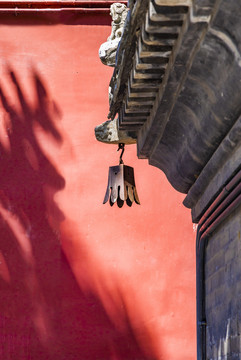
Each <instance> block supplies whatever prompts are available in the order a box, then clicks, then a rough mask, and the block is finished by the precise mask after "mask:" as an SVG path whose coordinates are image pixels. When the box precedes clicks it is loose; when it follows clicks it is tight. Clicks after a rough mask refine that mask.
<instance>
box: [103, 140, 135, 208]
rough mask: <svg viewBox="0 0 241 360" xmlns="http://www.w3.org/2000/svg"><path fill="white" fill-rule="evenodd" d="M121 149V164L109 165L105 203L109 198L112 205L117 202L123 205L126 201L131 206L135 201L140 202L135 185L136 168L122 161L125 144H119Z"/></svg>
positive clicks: (119, 205)
mask: <svg viewBox="0 0 241 360" xmlns="http://www.w3.org/2000/svg"><path fill="white" fill-rule="evenodd" d="M120 149H122V153H121V155H120V164H119V165H117V166H111V167H109V177H108V185H107V189H106V193H105V198H104V201H103V204H105V203H106V202H107V201H108V200H109V202H110V205H111V206H113V205H114V203H115V202H117V205H118V207H122V206H123V205H124V202H125V201H126V204H127V205H128V206H131V205H132V203H133V202H134V201H135V202H136V203H137V204H140V200H139V197H138V195H137V190H136V185H135V178H134V169H133V168H132V167H130V166H127V165H124V164H123V161H122V155H123V152H124V144H119V148H118V150H120Z"/></svg>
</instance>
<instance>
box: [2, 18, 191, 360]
mask: <svg viewBox="0 0 241 360" xmlns="http://www.w3.org/2000/svg"><path fill="white" fill-rule="evenodd" d="M83 17H84V15H82V17H81V19H80V20H79V22H78V21H75V22H74V23H72V24H68V25H66V24H64V23H62V24H61V22H59V23H56V24H54V25H52V26H51V25H50V24H49V20H48V21H47V20H46V21H43V22H42V23H38V22H36V23H34V21H30V23H28V21H27V20H24V19H23V20H21V18H20V20H21V21H20V20H19V19H16V18H15V19H13V20H12V21H11V20H9V21H5V23H4V24H2V25H1V28H0V74H1V77H0V128H1V129H0V141H1V142H0V216H1V217H0V228H1V233H0V234H1V237H0V287H1V288H0V291H1V292H0V294H1V296H0V359H3V360H8V359H11V360H12V359H14V360H27V359H31V360H39V359H42V360H48V359H50V360H62V359H66V360H67V359H68V360H88V359H90V360H135V359H136V360H142V359H143V360H144V359H146V360H147V359H148V360H157V359H165V360H169V359H170V360H184V359H185V360H191V359H195V260H194V259H195V254H194V244H195V241H194V239H195V233H194V230H193V226H192V223H191V217H190V213H189V211H188V210H186V209H185V208H184V206H183V205H182V200H183V198H184V196H183V195H182V194H179V193H177V192H176V191H174V190H173V189H172V188H171V186H170V185H169V183H168V182H167V180H166V178H165V176H164V174H163V173H162V172H161V171H160V170H158V169H156V168H153V167H151V166H149V165H148V163H147V162H146V161H144V160H138V159H137V157H136V148H135V146H133V145H132V146H129V147H127V148H126V152H125V155H124V161H125V163H126V164H128V165H130V166H133V167H134V168H135V177H136V183H137V189H138V193H139V197H140V200H141V205H140V206H138V205H136V204H134V205H133V206H132V207H131V208H129V207H127V206H124V207H123V208H122V209H119V208H117V207H116V206H113V207H112V208H111V207H110V206H109V205H108V204H106V205H103V204H102V201H103V197H104V194H105V190H106V185H107V175H108V167H109V166H112V165H116V164H118V156H119V153H117V152H116V150H117V147H116V146H110V145H104V144H101V143H98V142H97V141H96V140H95V137H94V127H95V126H96V125H98V124H100V123H101V122H104V121H105V120H106V115H107V113H108V83H109V80H110V77H111V74H112V69H111V68H108V67H106V66H104V65H102V64H101V62H100V61H99V59H98V48H99V46H100V44H101V43H102V42H104V41H106V39H107V37H108V35H109V34H110V26H109V25H101V21H100V24H99V25H98V21H96V18H95V21H94V22H93V21H91V18H85V19H83ZM28 20H29V19H28ZM88 21H89V25H88ZM102 23H103V22H102ZM84 24H85V25H84Z"/></svg>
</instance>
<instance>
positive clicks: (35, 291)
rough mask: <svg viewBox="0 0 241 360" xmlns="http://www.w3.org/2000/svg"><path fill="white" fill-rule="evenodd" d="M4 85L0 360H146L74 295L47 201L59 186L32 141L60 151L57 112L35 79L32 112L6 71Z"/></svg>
mask: <svg viewBox="0 0 241 360" xmlns="http://www.w3.org/2000/svg"><path fill="white" fill-rule="evenodd" d="M9 81H10V83H9V85H10V86H11V87H12V88H14V89H15V92H16V94H17V100H18V102H19V106H18V107H17V106H13V105H12V103H11V102H10V100H9V98H8V96H7V95H6V91H5V90H4V88H3V87H2V85H1V84H0V99H1V106H2V110H3V112H4V117H5V126H6V134H7V135H6V136H7V137H6V139H7V142H5V141H4V138H3V137H2V140H1V142H0V295H1V296H0V359H4V360H65V359H66V360H111V359H112V360H135V359H136V360H154V359H155V357H154V355H150V356H146V355H145V354H144V353H143V351H142V350H141V347H140V346H139V344H138V341H137V339H136V336H135V333H134V331H133V329H132V327H131V324H130V321H129V317H128V314H127V313H126V326H125V328H126V332H125V333H124V334H123V333H121V332H120V331H118V330H117V328H116V327H115V326H114V324H113V322H112V321H111V319H110V318H109V317H108V315H107V313H106V311H105V309H104V307H103V305H102V304H101V302H100V300H99V299H98V298H97V297H96V296H95V295H94V294H88V295H86V294H84V293H83V292H82V291H81V289H80V288H79V286H78V284H77V282H76V280H75V278H74V276H73V273H72V270H71V268H70V266H69V264H68V262H67V260H66V258H65V256H64V254H63V252H62V250H61V245H60V242H59V234H58V224H59V222H60V221H61V220H63V218H64V217H63V213H62V212H61V210H60V209H59V208H58V206H57V204H56V203H55V202H54V195H55V193H56V192H58V191H60V190H62V189H64V186H65V180H64V178H63V177H62V176H61V174H60V173H59V172H58V170H57V169H56V168H55V166H54V165H53V164H52V163H51V161H50V160H49V159H48V157H47V156H46V155H45V153H44V152H43V151H42V149H41V147H40V145H39V142H38V139H37V137H36V133H35V129H36V127H38V128H40V129H41V131H42V132H44V133H45V134H47V135H48V137H49V138H51V141H54V142H55V143H56V144H58V145H59V146H60V145H61V142H62V137H61V134H60V132H59V131H58V129H57V128H56V126H55V122H56V121H57V120H58V118H59V117H60V111H59V109H58V106H57V105H56V103H55V102H53V101H52V100H51V98H50V96H49V94H48V92H47V87H46V85H45V84H44V81H43V80H42V79H41V78H40V77H39V76H38V74H37V73H36V72H34V74H33V84H34V91H35V94H36V101H35V105H34V106H32V105H30V103H29V102H28V101H27V100H26V97H25V96H24V93H23V91H22V90H21V86H20V82H19V80H18V79H17V77H16V75H15V73H14V72H13V71H12V70H9ZM17 108H19V109H18V110H17Z"/></svg>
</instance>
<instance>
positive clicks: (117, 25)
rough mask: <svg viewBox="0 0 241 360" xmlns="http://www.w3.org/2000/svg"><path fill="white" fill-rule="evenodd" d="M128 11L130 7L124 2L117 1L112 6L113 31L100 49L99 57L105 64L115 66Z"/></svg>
mask: <svg viewBox="0 0 241 360" xmlns="http://www.w3.org/2000/svg"><path fill="white" fill-rule="evenodd" d="M127 12H128V9H127V7H126V5H124V4H120V3H115V4H112V5H111V7H110V15H111V17H112V23H111V25H112V31H111V34H110V36H109V37H108V39H107V41H106V42H105V43H103V44H102V45H101V46H100V49H99V57H100V60H101V61H102V63H103V64H104V65H108V66H115V58H116V51H117V47H118V44H119V41H120V39H121V36H122V33H123V28H124V24H125V20H126V17H127Z"/></svg>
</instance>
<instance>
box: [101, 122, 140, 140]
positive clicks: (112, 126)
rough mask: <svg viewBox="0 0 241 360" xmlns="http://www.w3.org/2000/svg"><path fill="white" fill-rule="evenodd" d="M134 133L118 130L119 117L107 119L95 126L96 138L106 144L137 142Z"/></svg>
mask: <svg viewBox="0 0 241 360" xmlns="http://www.w3.org/2000/svg"><path fill="white" fill-rule="evenodd" d="M132 135H133V134H132V133H131V132H128V131H121V130H118V124H117V119H114V120H107V121H105V122H104V123H103V124H100V125H98V126H96V128H95V137H96V139H97V140H98V141H100V142H103V143H106V144H119V143H123V144H135V143H136V138H135V137H134V136H132Z"/></svg>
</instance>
